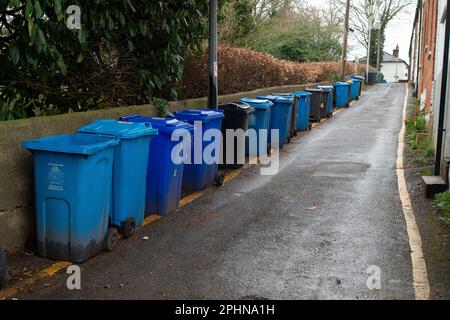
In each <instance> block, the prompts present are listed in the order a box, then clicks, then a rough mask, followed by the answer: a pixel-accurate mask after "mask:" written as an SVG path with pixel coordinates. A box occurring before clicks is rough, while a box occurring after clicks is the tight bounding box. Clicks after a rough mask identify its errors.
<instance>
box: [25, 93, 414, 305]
mask: <svg viewBox="0 0 450 320" xmlns="http://www.w3.org/2000/svg"><path fill="white" fill-rule="evenodd" d="M405 94H406V88H405V85H383V86H378V87H373V88H370V89H369V90H367V91H366V92H365V93H364V94H363V97H362V99H361V101H360V102H358V103H357V104H355V105H354V106H353V107H351V108H350V109H348V110H343V111H342V112H340V113H338V114H336V115H335V116H334V118H333V119H331V120H329V121H327V122H325V123H323V124H322V125H320V126H319V127H318V128H315V129H314V130H313V131H311V132H310V133H307V134H304V135H302V136H301V137H299V138H297V139H294V140H293V141H292V143H291V144H290V145H287V146H286V147H285V148H284V149H283V150H282V151H281V154H280V161H281V164H280V166H281V167H280V172H279V173H278V174H277V175H275V176H262V175H260V168H259V167H256V166H252V167H250V168H248V169H246V170H243V171H242V173H241V174H240V175H239V176H238V177H236V178H235V179H234V180H232V181H231V182H229V183H228V184H226V185H225V187H223V188H220V189H216V190H213V191H210V192H207V194H205V195H204V196H203V197H201V198H200V199H198V200H196V201H194V202H192V203H190V204H188V205H187V206H185V207H183V208H182V209H179V210H178V211H177V212H175V213H174V214H172V215H171V216H169V217H167V218H164V219H161V220H159V221H157V222H155V223H152V224H150V225H148V226H146V227H144V228H142V229H140V230H139V231H138V232H137V234H136V235H135V237H134V238H133V239H130V240H127V241H121V243H120V245H119V248H118V249H117V250H116V251H115V252H113V253H109V254H101V255H100V256H98V257H96V258H94V259H93V260H91V261H89V262H87V263H85V264H84V265H82V290H81V291H70V290H68V289H67V287H66V277H67V275H65V274H64V273H62V274H58V275H57V276H55V277H54V278H53V279H52V280H50V281H47V283H46V284H45V285H43V284H42V283H37V284H36V285H35V287H34V288H33V292H32V293H30V294H23V295H22V296H19V298H20V299H24V298H27V299H241V298H269V299H413V298H414V291H413V284H412V271H411V259H410V247H409V244H408V237H407V232H406V225H405V221H404V217H403V213H402V207H401V202H400V198H399V194H398V187H397V177H396V172H395V165H396V152H397V145H398V134H399V131H400V128H401V123H402V119H401V115H402V107H403V101H404V98H405ZM144 236H148V237H150V240H149V241H143V240H142V237H144ZM371 266H375V267H371ZM369 267H371V268H369ZM368 268H369V269H370V271H371V272H373V270H379V271H380V276H381V278H380V279H381V280H380V281H381V282H380V284H381V288H380V289H379V290H370V289H369V288H368V286H367V281H368V279H369V276H370V275H371V274H370V273H368ZM373 268H375V269H373ZM378 268H379V269H378Z"/></svg>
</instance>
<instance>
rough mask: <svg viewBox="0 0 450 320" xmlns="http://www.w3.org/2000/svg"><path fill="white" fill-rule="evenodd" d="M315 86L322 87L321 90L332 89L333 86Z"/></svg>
mask: <svg viewBox="0 0 450 320" xmlns="http://www.w3.org/2000/svg"><path fill="white" fill-rule="evenodd" d="M317 88H319V89H322V91H327V90H328V92H329V91H333V90H334V87H333V86H317Z"/></svg>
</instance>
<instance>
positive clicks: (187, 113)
mask: <svg viewBox="0 0 450 320" xmlns="http://www.w3.org/2000/svg"><path fill="white" fill-rule="evenodd" d="M175 118H177V119H179V120H184V121H203V122H208V121H212V120H216V119H223V118H225V115H224V114H223V111H222V110H213V109H190V110H181V111H177V112H175Z"/></svg>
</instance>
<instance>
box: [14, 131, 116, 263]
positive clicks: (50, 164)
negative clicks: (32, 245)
mask: <svg viewBox="0 0 450 320" xmlns="http://www.w3.org/2000/svg"><path fill="white" fill-rule="evenodd" d="M118 143H119V141H118V140H116V139H115V138H108V137H101V136H87V135H61V136H53V137H46V138H40V139H34V140H31V141H28V142H24V143H23V144H22V147H23V148H25V149H28V150H30V151H31V152H32V153H33V162H34V172H35V174H34V179H35V192H36V227H37V247H38V254H39V255H40V256H43V257H47V258H50V259H55V260H64V261H72V262H74V263H82V262H84V261H86V260H88V259H89V258H91V257H93V256H95V255H96V254H98V253H99V252H100V251H102V250H103V249H108V250H113V249H114V246H115V244H116V243H117V236H118V235H117V231H116V230H115V229H111V230H109V229H108V218H109V212H110V206H111V186H112V173H113V159H114V158H113V153H114V146H116V145H118Z"/></svg>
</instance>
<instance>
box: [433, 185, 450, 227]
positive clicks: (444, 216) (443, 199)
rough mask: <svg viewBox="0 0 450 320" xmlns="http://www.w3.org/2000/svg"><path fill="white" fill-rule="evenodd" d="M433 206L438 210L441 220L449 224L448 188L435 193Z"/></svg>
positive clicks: (449, 198) (449, 191) (449, 196)
mask: <svg viewBox="0 0 450 320" xmlns="http://www.w3.org/2000/svg"><path fill="white" fill-rule="evenodd" d="M434 206H435V207H436V208H438V209H439V210H440V212H441V217H440V218H441V220H442V222H443V223H444V224H445V225H446V226H450V190H447V191H445V192H443V193H440V194H438V195H436V197H435V200H434Z"/></svg>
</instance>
